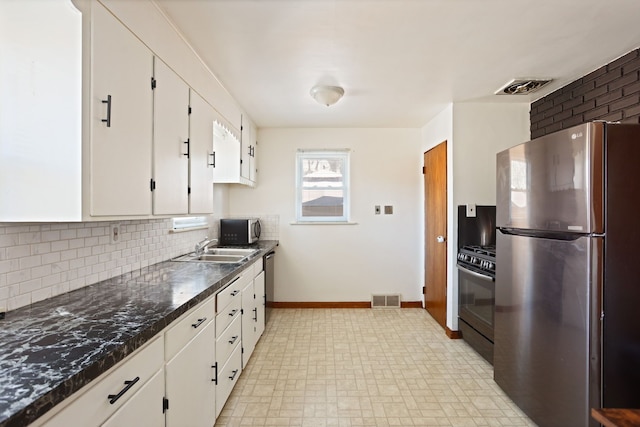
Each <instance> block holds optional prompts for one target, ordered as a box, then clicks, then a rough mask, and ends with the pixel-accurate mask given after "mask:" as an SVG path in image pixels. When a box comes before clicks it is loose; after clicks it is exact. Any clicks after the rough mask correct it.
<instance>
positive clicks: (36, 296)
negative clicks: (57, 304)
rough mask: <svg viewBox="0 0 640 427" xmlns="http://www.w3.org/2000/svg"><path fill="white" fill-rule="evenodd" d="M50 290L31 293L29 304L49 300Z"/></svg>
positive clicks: (43, 289)
mask: <svg viewBox="0 0 640 427" xmlns="http://www.w3.org/2000/svg"><path fill="white" fill-rule="evenodd" d="M51 296H52V292H51V288H42V289H39V290H37V291H34V292H31V304H33V303H35V302H38V301H42V300H43V299H47V298H51Z"/></svg>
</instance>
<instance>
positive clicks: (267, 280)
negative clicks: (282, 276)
mask: <svg viewBox="0 0 640 427" xmlns="http://www.w3.org/2000/svg"><path fill="white" fill-rule="evenodd" d="M275 258H276V253H275V251H271V252H269V253H268V254H266V255H265V256H264V290H265V296H264V298H265V310H264V312H265V324H266V323H267V322H269V317H270V316H271V309H272V308H273V281H274V267H275V265H274V262H275Z"/></svg>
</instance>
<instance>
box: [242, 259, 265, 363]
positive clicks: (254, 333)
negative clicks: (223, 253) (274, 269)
mask: <svg viewBox="0 0 640 427" xmlns="http://www.w3.org/2000/svg"><path fill="white" fill-rule="evenodd" d="M253 274H254V275H255V277H254V278H253V280H251V282H249V283H248V284H247V285H246V286H245V287H244V288H243V289H242V367H243V368H245V367H246V366H247V362H249V358H250V357H251V355H252V354H253V350H254V349H255V347H256V344H257V343H258V340H259V339H260V337H261V336H262V333H263V332H264V321H265V317H264V316H265V304H266V298H265V288H264V271H263V270H262V260H260V261H258V262H256V263H255V264H254V265H253Z"/></svg>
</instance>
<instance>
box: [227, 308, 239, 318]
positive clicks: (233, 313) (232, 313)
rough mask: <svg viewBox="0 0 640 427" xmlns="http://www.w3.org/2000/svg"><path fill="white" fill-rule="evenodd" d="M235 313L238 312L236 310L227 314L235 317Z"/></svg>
mask: <svg viewBox="0 0 640 427" xmlns="http://www.w3.org/2000/svg"><path fill="white" fill-rule="evenodd" d="M237 312H238V310H237V309H234V310H231V312H229V316H231V317H233V316H235V315H236V313H237Z"/></svg>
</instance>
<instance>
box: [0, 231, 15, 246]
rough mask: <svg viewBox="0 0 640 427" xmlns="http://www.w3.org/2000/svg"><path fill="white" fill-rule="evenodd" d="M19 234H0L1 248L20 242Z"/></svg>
mask: <svg viewBox="0 0 640 427" xmlns="http://www.w3.org/2000/svg"><path fill="white" fill-rule="evenodd" d="M18 240H19V239H18V235H17V234H0V248H8V247H9V246H15V245H17V244H18Z"/></svg>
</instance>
